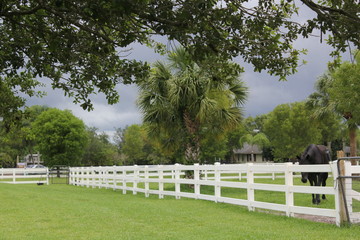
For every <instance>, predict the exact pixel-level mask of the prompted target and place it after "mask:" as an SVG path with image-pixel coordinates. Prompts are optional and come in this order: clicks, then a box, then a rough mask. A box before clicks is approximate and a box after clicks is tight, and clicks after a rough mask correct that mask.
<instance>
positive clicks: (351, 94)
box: [307, 52, 360, 164]
mask: <svg viewBox="0 0 360 240" xmlns="http://www.w3.org/2000/svg"><path fill="white" fill-rule="evenodd" d="M356 53H358V52H356ZM356 53H355V58H356V60H357V63H355V64H354V63H349V62H344V63H342V64H341V65H340V66H339V67H338V68H335V69H333V70H332V71H330V72H329V73H326V74H325V75H323V76H322V77H320V79H319V80H318V81H317V84H316V90H317V92H315V93H313V94H311V95H310V96H309V100H308V101H307V105H308V106H310V108H313V109H314V116H315V117H316V118H318V119H321V118H328V117H329V116H330V115H331V114H334V113H336V114H338V115H340V116H342V117H343V118H344V119H345V120H346V123H347V127H348V130H349V138H350V156H356V154H357V150H356V131H357V128H358V127H357V126H358V122H359V119H360V114H356V113H359V111H360V108H359V107H358V102H359V99H358V97H357V96H358V94H357V92H358V90H359V89H357V88H358V85H359V84H358V76H359V74H360V54H356ZM356 55H357V56H356ZM354 163H355V162H353V164H354Z"/></svg>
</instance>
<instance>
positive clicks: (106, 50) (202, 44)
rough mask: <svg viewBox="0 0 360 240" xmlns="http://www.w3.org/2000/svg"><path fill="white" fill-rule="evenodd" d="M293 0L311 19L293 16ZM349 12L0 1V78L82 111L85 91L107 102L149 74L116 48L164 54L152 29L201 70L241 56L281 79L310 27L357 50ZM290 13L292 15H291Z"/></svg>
mask: <svg viewBox="0 0 360 240" xmlns="http://www.w3.org/2000/svg"><path fill="white" fill-rule="evenodd" d="M298 4H304V5H305V6H307V7H308V8H309V9H311V10H312V11H314V12H315V13H316V16H315V17H308V16H309V15H307V16H305V15H302V13H301V12H298V6H297V5H298ZM358 12H359V5H358V4H357V3H356V1H338V0H326V1H318V3H313V2H312V1H305V0H301V1H283V0H282V1H275V0H268V1H259V2H258V3H257V4H251V6H249V4H247V3H246V1H245V2H244V1H240V0H236V1H204V0H191V1H185V2H184V1H180V0H175V1H173V0H164V1H128V0H113V1H107V0H98V1H81V2H74V1H70V0H58V1H49V0H46V1H35V0H29V1H15V0H9V1H2V2H1V4H0V41H1V43H2V44H1V48H0V78H2V79H3V78H4V77H5V78H6V77H8V79H9V80H10V82H9V88H13V90H14V89H19V88H20V91H21V92H24V93H27V94H29V93H30V92H28V91H27V87H29V86H30V87H32V86H34V82H32V80H31V79H33V78H37V77H46V78H49V79H51V81H52V86H53V87H54V88H60V89H62V90H64V92H65V94H66V95H69V96H73V97H74V98H75V102H76V103H81V106H82V107H83V108H84V109H91V108H92V103H91V100H90V99H89V96H90V94H92V93H95V92H103V93H104V94H105V96H106V98H107V100H108V102H109V103H110V104H113V103H115V102H117V101H118V100H119V95H118V93H117V92H116V90H115V88H114V86H115V85H116V84H118V83H119V82H123V83H131V82H136V81H139V80H141V79H143V78H145V77H146V76H147V75H148V71H149V66H148V65H147V64H146V63H142V62H139V61H135V60H133V59H129V58H127V57H124V55H126V50H127V49H126V48H127V47H128V48H129V47H130V45H131V44H133V43H141V44H145V45H148V46H152V47H153V48H154V49H155V50H156V51H158V52H164V46H163V44H161V43H158V42H156V41H154V40H153V39H152V38H151V37H152V36H153V35H161V36H166V37H167V38H168V39H169V40H175V41H176V42H178V43H179V44H180V45H182V46H184V47H185V48H186V49H187V50H188V52H189V53H190V54H191V56H192V58H194V59H195V60H196V62H198V63H201V64H202V68H208V67H211V66H214V58H215V57H216V58H219V59H220V60H221V62H223V61H226V60H229V59H232V58H234V57H236V56H241V57H242V58H243V59H244V61H245V62H248V63H250V64H252V65H253V66H254V70H255V71H262V70H266V71H268V72H269V73H270V74H273V75H276V76H279V77H280V79H285V77H286V76H288V75H289V74H292V73H294V72H296V67H297V65H298V60H299V55H300V54H301V53H302V52H304V50H301V49H296V48H294V46H293V42H294V41H296V40H297V39H298V37H299V36H303V37H309V36H310V35H311V34H313V32H314V31H315V30H319V32H320V34H323V33H324V34H326V33H330V34H333V35H332V36H331V37H330V38H329V40H328V43H329V44H330V45H332V46H333V47H334V48H336V49H337V50H340V51H344V50H345V49H346V47H347V46H348V45H349V44H354V45H355V46H356V47H359V46H360V44H359V38H358V33H359V26H360V24H359V23H360V19H359V16H358V14H357V13H358ZM298 14H300V15H301V16H300V17H302V18H301V19H302V22H296V21H294V19H293V18H292V17H293V16H295V17H296V16H297V15H298ZM204 60H207V61H204ZM218 69H221V68H218ZM220 71H223V70H220ZM30 94H31V93H30ZM18 106H19V105H18V104H15V105H14V106H13V107H18Z"/></svg>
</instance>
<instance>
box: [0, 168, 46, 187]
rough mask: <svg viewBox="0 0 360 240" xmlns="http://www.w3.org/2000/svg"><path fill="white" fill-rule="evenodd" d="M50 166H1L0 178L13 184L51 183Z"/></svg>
mask: <svg viewBox="0 0 360 240" xmlns="http://www.w3.org/2000/svg"><path fill="white" fill-rule="evenodd" d="M48 172H49V170H48V168H0V180H1V182H3V183H11V184H31V183H42V184H47V185H48V184H49V178H48ZM35 179H36V180H35Z"/></svg>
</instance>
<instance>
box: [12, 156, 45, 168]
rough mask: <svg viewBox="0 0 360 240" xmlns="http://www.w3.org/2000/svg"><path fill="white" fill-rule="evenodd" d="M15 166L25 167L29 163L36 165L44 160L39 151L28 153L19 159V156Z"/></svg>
mask: <svg viewBox="0 0 360 240" xmlns="http://www.w3.org/2000/svg"><path fill="white" fill-rule="evenodd" d="M16 162H17V163H16V167H18V168H25V167H27V166H29V165H36V164H43V163H44V161H42V160H41V154H40V153H34V154H28V155H26V156H25V157H24V159H23V160H20V161H19V157H18V159H17V161H16Z"/></svg>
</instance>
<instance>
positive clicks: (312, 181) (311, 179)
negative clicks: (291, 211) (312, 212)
mask: <svg viewBox="0 0 360 240" xmlns="http://www.w3.org/2000/svg"><path fill="white" fill-rule="evenodd" d="M308 179H309V183H310V186H314V179H313V178H312V177H310V176H309V178H308ZM312 203H313V204H316V201H315V194H312Z"/></svg>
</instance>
